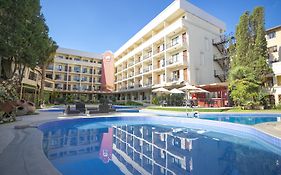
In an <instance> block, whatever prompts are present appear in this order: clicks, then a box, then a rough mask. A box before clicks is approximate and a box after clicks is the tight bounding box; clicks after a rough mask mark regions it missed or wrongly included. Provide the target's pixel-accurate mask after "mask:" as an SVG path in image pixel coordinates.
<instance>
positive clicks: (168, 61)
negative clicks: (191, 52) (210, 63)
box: [167, 55, 187, 65]
mask: <svg viewBox="0 0 281 175" xmlns="http://www.w3.org/2000/svg"><path fill="white" fill-rule="evenodd" d="M186 58H187V57H186V56H182V55H181V56H178V57H174V58H173V57H171V58H170V59H168V60H167V65H172V64H175V63H180V62H182V61H183V60H184V59H186Z"/></svg>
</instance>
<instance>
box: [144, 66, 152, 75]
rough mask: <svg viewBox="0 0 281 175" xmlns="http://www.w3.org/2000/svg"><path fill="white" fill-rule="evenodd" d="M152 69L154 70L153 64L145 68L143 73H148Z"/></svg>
mask: <svg viewBox="0 0 281 175" xmlns="http://www.w3.org/2000/svg"><path fill="white" fill-rule="evenodd" d="M150 71H152V65H149V66H148V67H146V68H144V69H143V73H148V72H150Z"/></svg>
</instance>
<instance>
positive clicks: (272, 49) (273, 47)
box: [268, 46, 277, 53]
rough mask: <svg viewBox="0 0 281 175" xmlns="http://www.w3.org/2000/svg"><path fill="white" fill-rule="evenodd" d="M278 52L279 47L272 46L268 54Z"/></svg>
mask: <svg viewBox="0 0 281 175" xmlns="http://www.w3.org/2000/svg"><path fill="white" fill-rule="evenodd" d="M273 52H277V46H272V47H269V48H268V53H273Z"/></svg>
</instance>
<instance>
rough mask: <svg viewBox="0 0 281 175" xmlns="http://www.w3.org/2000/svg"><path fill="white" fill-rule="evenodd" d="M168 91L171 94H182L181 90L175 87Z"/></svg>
mask: <svg viewBox="0 0 281 175" xmlns="http://www.w3.org/2000/svg"><path fill="white" fill-rule="evenodd" d="M170 93H171V94H184V92H183V91H181V90H179V89H176V88H174V89H172V90H170Z"/></svg>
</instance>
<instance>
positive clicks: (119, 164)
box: [43, 124, 281, 175]
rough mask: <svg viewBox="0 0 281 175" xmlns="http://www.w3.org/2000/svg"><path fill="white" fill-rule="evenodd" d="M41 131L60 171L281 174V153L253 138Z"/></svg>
mask: <svg viewBox="0 0 281 175" xmlns="http://www.w3.org/2000/svg"><path fill="white" fill-rule="evenodd" d="M78 128H79V129H78ZM43 132H44V140H43V149H44V152H45V154H46V156H47V157H48V159H49V160H50V161H51V162H52V164H53V165H54V166H55V167H56V168H57V169H58V170H59V171H60V172H61V173H62V174H65V175H77V174H79V175H82V174H83V175H84V174H85V175H87V174H91V175H92V174H99V175H100V174H105V175H110V174H112V175H118V174H133V175H137V174H155V175H158V174H168V175H170V174H180V175H181V174H193V175H206V174H208V175H228V174H229V175H240V174H241V175H242V174H247V175H250V174H253V175H258V174H270V175H271V174H281V165H280V163H281V156H280V155H278V154H276V153H274V152H271V151H270V150H268V149H267V148H266V147H264V146H263V145H262V144H260V143H258V142H256V141H255V140H250V139H241V138H239V137H235V136H230V135H225V134H221V133H217V132H212V131H205V130H194V129H188V128H178V127H167V126H163V125H147V124H146V125H111V127H105V128H101V127H99V128H94V127H93V128H83V127H82V128H81V127H76V126H75V125H72V126H65V127H64V126H63V125H62V127H53V128H50V129H44V130H43Z"/></svg>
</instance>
